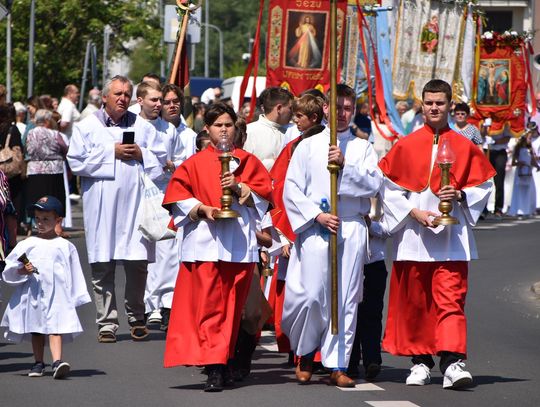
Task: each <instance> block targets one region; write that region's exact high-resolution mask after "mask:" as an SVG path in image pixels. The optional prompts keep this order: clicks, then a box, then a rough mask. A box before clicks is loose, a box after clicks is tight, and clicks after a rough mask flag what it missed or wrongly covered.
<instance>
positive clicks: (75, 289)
mask: <svg viewBox="0 0 540 407" xmlns="http://www.w3.org/2000/svg"><path fill="white" fill-rule="evenodd" d="M32 208H33V209H34V217H35V220H36V225H37V231H38V234H37V236H32V237H29V238H28V239H26V240H23V241H22V242H20V243H19V244H17V246H15V248H14V249H13V251H12V252H11V253H10V254H9V255H8V257H7V258H6V268H5V270H4V272H3V279H4V281H5V282H6V283H7V284H10V285H15V286H18V287H17V290H16V291H15V292H14V294H13V296H12V297H11V299H10V301H9V304H8V306H7V308H6V312H5V314H4V317H3V319H2V323H1V324H0V325H1V326H2V327H7V328H8V330H7V332H6V334H5V337H6V338H7V339H8V340H10V341H14V342H20V341H21V340H22V339H31V341H32V350H33V353H34V358H35V363H34V365H33V366H32V368H31V369H30V372H29V373H28V376H30V377H40V376H43V373H44V371H45V363H44V362H43V360H44V358H43V353H44V347H45V339H46V337H48V339H49V346H50V348H51V355H52V360H53V364H52V369H53V378H55V379H61V378H63V377H65V376H66V375H67V374H68V373H69V370H70V365H69V364H68V363H67V362H64V361H62V342H63V341H71V340H73V338H74V337H75V336H77V335H79V334H80V333H81V332H82V327H81V324H80V322H79V318H78V317H77V312H76V310H75V308H76V307H78V306H80V305H83V304H86V303H89V302H90V301H91V299H90V296H89V295H88V291H87V289H86V282H85V281H84V276H83V273H82V269H81V264H80V262H79V255H78V254H77V249H76V248H75V246H74V245H73V244H72V243H70V242H68V241H67V240H65V239H64V238H62V237H59V236H57V235H56V233H55V231H54V229H55V227H56V226H57V225H59V224H60V222H61V221H62V218H61V216H62V214H63V207H62V204H61V203H60V201H59V200H58V199H56V198H55V197H52V196H45V197H43V198H40V199H39V200H38V201H37V202H36V203H35V204H34V205H32ZM24 255H26V257H27V259H28V260H26V259H23V256H24Z"/></svg>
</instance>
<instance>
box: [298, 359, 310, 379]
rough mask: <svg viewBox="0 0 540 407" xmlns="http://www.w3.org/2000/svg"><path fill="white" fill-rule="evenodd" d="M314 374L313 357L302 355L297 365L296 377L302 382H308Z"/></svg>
mask: <svg viewBox="0 0 540 407" xmlns="http://www.w3.org/2000/svg"><path fill="white" fill-rule="evenodd" d="M312 374H313V357H311V358H310V357H306V356H302V357H301V358H300V362H298V365H296V378H297V379H298V381H299V382H300V384H306V383H308V382H309V381H310V380H311V376H312Z"/></svg>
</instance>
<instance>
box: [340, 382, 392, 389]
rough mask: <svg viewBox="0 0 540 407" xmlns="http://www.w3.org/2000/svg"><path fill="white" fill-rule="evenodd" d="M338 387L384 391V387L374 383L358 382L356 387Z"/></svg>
mask: <svg viewBox="0 0 540 407" xmlns="http://www.w3.org/2000/svg"><path fill="white" fill-rule="evenodd" d="M336 387H337V386H336ZM337 388H338V389H339V390H341V391H384V389H383V388H382V387H379V386H377V385H375V384H373V383H358V384H357V385H356V386H354V387H337Z"/></svg>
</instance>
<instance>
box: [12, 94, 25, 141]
mask: <svg viewBox="0 0 540 407" xmlns="http://www.w3.org/2000/svg"><path fill="white" fill-rule="evenodd" d="M13 107H15V125H16V126H17V128H18V129H19V133H21V135H22V134H24V132H25V131H26V112H27V109H26V106H24V105H23V104H22V103H21V102H15V103H13Z"/></svg>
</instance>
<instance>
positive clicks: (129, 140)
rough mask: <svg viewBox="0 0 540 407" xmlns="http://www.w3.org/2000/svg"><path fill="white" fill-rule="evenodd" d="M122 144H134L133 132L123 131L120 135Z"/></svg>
mask: <svg viewBox="0 0 540 407" xmlns="http://www.w3.org/2000/svg"><path fill="white" fill-rule="evenodd" d="M122 144H135V132H134V131H125V132H124V134H123V135H122Z"/></svg>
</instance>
